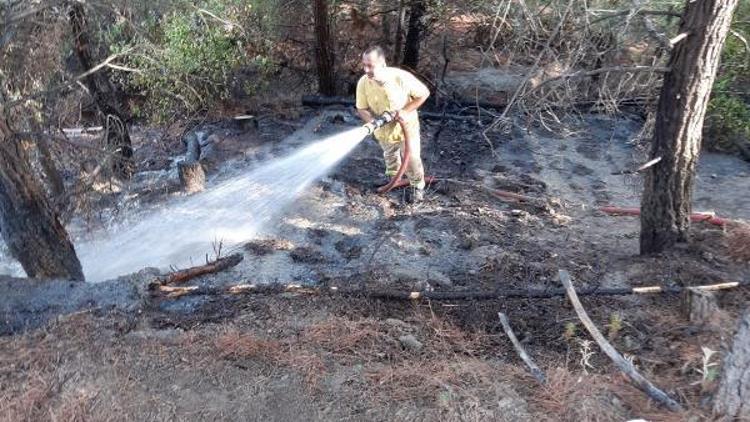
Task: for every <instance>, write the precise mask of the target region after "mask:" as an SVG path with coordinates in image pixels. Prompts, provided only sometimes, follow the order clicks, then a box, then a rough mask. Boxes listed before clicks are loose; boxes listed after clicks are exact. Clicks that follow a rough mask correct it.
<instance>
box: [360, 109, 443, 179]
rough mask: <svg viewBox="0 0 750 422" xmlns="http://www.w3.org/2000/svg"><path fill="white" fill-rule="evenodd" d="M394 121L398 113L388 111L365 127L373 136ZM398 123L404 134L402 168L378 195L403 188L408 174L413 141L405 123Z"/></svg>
mask: <svg viewBox="0 0 750 422" xmlns="http://www.w3.org/2000/svg"><path fill="white" fill-rule="evenodd" d="M394 120H396V113H393V112H390V111H386V112H385V113H383V114H381V115H380V116H378V117H377V118H376V119H374V120H373V121H371V122H370V123H367V124H366V125H365V128H366V129H367V130H368V133H369V134H372V133H373V132H375V129H378V128H380V127H383V126H384V125H386V124H388V123H391V122H393V121H394ZM397 121H398V124H399V125H401V131H402V132H404V147H403V149H402V151H401V166H400V167H399V168H398V171H396V174H395V175H394V176H393V177H392V178H391V180H390V181H389V182H388V183H387V184H386V185H384V186H381V187H379V188H378V193H380V194H385V193H388V192H390V191H392V190H393V189H395V188H397V187H400V186H401V184H400V182H401V178H402V177H404V173H406V167H407V166H408V165H409V159H410V157H411V147H410V145H409V144H410V141H411V140H410V139H409V132H408V131H407V130H406V125H405V124H404V122H403V121H400V120H397ZM426 179H429V180H430V181H432V180H434V178H432V177H428V178H426Z"/></svg>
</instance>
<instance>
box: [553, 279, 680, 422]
mask: <svg viewBox="0 0 750 422" xmlns="http://www.w3.org/2000/svg"><path fill="white" fill-rule="evenodd" d="M559 274H560V281H561V282H562V284H563V286H564V287H565V291H566V292H567V294H568V299H569V300H570V303H571V304H572V305H573V309H575V311H576V314H577V315H578V319H580V320H581V322H582V323H583V325H584V327H586V330H588V332H589V334H591V337H593V338H594V341H596V344H598V345H599V348H601V349H602V351H603V352H604V353H605V354H606V355H607V356H608V357H609V358H610V359H611V360H612V363H614V364H615V366H617V368H618V369H620V371H622V372H623V373H624V374H625V375H627V377H628V378H630V381H632V382H633V384H634V385H635V386H636V387H638V388H639V389H640V390H641V391H643V392H644V393H646V395H648V396H649V397H651V398H652V399H653V400H655V401H656V402H658V403H660V404H662V405H664V406H666V407H667V408H668V409H669V410H671V411H673V412H678V411H681V410H682V406H681V405H680V404H679V403H677V402H676V401H675V400H674V399H672V398H671V397H669V395H668V394H667V393H665V392H664V391H662V390H660V389H659V388H658V387H656V386H655V385H654V384H652V383H651V381H649V380H648V379H646V378H645V377H644V376H643V375H641V374H640V373H639V372H638V370H637V369H635V366H634V365H633V363H632V362H631V361H629V360H627V359H625V358H624V357H623V356H622V355H621V354H620V353H619V352H618V351H617V350H616V349H615V348H614V347H612V344H610V343H609V342H608V341H607V339H605V338H604V336H603V335H602V333H601V332H600V331H599V329H598V328H596V325H594V322H593V321H591V318H589V316H588V314H587V313H586V310H585V309H584V308H583V305H582V304H581V301H580V300H579V299H578V295H577V294H576V291H575V289H574V288H573V282H572V281H571V279H570V274H568V272H567V271H565V270H560V272H559Z"/></svg>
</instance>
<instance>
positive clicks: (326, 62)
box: [313, 0, 336, 96]
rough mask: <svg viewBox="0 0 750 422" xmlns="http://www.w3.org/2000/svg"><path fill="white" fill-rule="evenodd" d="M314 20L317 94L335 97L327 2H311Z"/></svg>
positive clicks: (333, 57) (332, 53)
mask: <svg viewBox="0 0 750 422" xmlns="http://www.w3.org/2000/svg"><path fill="white" fill-rule="evenodd" d="M313 16H314V20H315V63H316V64H317V68H318V92H320V93H321V94H322V95H329V96H333V95H336V75H335V72H334V59H335V56H334V51H333V33H332V32H331V22H330V16H329V10H328V0H315V1H314V2H313Z"/></svg>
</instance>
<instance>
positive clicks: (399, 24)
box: [393, 0, 406, 63]
mask: <svg viewBox="0 0 750 422" xmlns="http://www.w3.org/2000/svg"><path fill="white" fill-rule="evenodd" d="M396 19H397V21H396V36H395V39H394V40H393V63H399V62H400V61H401V50H402V49H403V45H404V26H405V25H404V24H405V21H406V0H399V2H398V16H397V17H396Z"/></svg>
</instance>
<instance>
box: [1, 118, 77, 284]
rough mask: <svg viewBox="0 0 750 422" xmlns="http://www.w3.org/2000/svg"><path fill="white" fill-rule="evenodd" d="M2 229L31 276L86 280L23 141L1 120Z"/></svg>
mask: <svg viewBox="0 0 750 422" xmlns="http://www.w3.org/2000/svg"><path fill="white" fill-rule="evenodd" d="M0 232H2V236H3V239H4V240H5V243H6V244H7V245H8V249H9V250H10V252H11V254H12V255H13V256H14V257H15V258H16V259H17V260H18V261H20V263H21V266H23V269H24V270H25V271H26V274H27V275H28V276H29V277H35V278H64V279H70V280H83V271H82V269H81V263H80V262H79V261H78V257H77V256H76V253H75V249H74V248H73V244H72V243H71V241H70V238H69V237H68V233H67V232H66V231H65V228H64V227H63V225H62V224H61V223H60V220H59V219H58V217H57V214H56V213H55V211H54V210H53V209H52V207H51V206H50V204H49V202H48V200H47V197H46V196H45V195H44V190H43V189H42V186H41V185H40V184H39V182H38V180H37V179H36V178H35V177H34V174H33V172H32V169H31V165H30V164H29V159H28V154H27V152H26V150H25V149H24V148H23V143H22V142H21V141H20V140H18V139H16V138H15V137H14V136H12V133H11V131H10V129H9V128H8V126H7V124H6V123H5V122H4V121H0Z"/></svg>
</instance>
